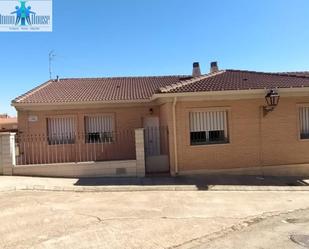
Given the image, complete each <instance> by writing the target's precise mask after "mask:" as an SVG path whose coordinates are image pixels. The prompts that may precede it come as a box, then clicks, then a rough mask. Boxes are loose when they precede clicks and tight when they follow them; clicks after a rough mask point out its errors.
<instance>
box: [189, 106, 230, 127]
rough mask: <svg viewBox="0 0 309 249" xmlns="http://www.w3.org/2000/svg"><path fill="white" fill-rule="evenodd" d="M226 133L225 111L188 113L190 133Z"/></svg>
mask: <svg viewBox="0 0 309 249" xmlns="http://www.w3.org/2000/svg"><path fill="white" fill-rule="evenodd" d="M216 130H224V131H227V111H207V112H190V132H200V131H216Z"/></svg>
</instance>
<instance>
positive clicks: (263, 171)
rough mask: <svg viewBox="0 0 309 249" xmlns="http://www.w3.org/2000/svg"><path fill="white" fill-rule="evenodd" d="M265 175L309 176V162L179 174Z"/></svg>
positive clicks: (180, 173) (181, 173)
mask: <svg viewBox="0 0 309 249" xmlns="http://www.w3.org/2000/svg"><path fill="white" fill-rule="evenodd" d="M200 174H205V175H265V176H296V177H309V164H291V165H277V166H261V167H252V168H236V169H219V170H192V171H181V172H179V175H200Z"/></svg>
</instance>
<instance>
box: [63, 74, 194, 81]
mask: <svg viewBox="0 0 309 249" xmlns="http://www.w3.org/2000/svg"><path fill="white" fill-rule="evenodd" d="M189 76H190V75H186V74H183V75H181V74H179V75H153V76H110V77H85V78H83V77H76V78H74V77H73V78H60V79H59V80H60V81H61V80H88V79H89V80H94V79H136V78H144V79H145V78H166V77H171V78H172V77H178V78H181V77H189Z"/></svg>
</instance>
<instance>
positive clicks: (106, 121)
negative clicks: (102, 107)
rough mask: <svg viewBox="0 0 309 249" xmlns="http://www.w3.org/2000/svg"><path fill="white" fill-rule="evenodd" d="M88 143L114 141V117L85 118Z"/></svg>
mask: <svg viewBox="0 0 309 249" xmlns="http://www.w3.org/2000/svg"><path fill="white" fill-rule="evenodd" d="M85 133H86V143H111V142H113V140H114V118H113V116H112V115H100V116H86V117H85Z"/></svg>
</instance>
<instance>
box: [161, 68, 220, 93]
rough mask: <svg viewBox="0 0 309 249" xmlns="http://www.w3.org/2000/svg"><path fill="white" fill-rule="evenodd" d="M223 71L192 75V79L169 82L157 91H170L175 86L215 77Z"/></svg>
mask: <svg viewBox="0 0 309 249" xmlns="http://www.w3.org/2000/svg"><path fill="white" fill-rule="evenodd" d="M225 72H226V71H225V70H221V71H219V72H216V73H211V74H206V75H202V76H199V77H194V78H192V79H189V80H185V81H179V82H177V83H174V84H171V85H169V86H165V87H161V88H159V93H169V92H170V91H172V90H175V89H177V88H181V87H184V86H187V85H190V84H192V83H195V82H198V81H200V80H204V79H208V78H212V77H215V76H217V75H220V74H223V73H225Z"/></svg>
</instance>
